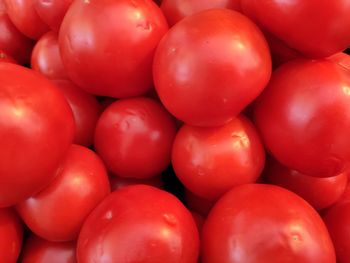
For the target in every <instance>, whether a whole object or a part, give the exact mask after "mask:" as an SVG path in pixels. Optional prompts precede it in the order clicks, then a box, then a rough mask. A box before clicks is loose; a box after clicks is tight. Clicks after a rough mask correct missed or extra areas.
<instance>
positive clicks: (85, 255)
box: [77, 185, 199, 263]
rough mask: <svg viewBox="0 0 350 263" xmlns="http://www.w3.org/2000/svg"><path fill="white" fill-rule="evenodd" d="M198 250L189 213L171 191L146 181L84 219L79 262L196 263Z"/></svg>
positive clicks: (109, 199)
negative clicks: (168, 191)
mask: <svg viewBox="0 0 350 263" xmlns="http://www.w3.org/2000/svg"><path fill="white" fill-rule="evenodd" d="M101 251H102V253H101ZM198 253H199V237H198V231H197V227H196V225H195V222H194V220H193V218H192V215H191V213H190V212H189V211H188V210H187V209H186V208H185V207H184V206H183V205H182V203H181V202H180V201H179V200H177V199H176V198H175V197H174V196H172V195H171V194H169V193H167V192H165V191H162V190H159V189H157V188H154V187H151V186H145V185H135V186H128V187H125V188H122V189H120V190H118V191H115V192H113V193H112V194H111V195H110V196H108V197H107V198H106V199H105V200H104V201H103V202H102V203H101V204H100V205H99V206H98V207H97V208H96V209H95V210H94V211H93V212H92V213H91V214H90V215H89V217H88V218H87V220H86V221H85V223H84V226H83V228H82V230H81V232H80V235H79V239H78V247H77V258H78V261H79V263H93V262H106V263H107V262H108V263H112V262H118V263H127V262H142V263H164V262H167V263H195V262H196V260H197V257H198Z"/></svg>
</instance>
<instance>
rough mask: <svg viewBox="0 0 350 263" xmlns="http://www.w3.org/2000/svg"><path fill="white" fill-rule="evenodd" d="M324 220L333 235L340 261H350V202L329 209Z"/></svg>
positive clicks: (343, 262) (344, 262) (340, 262)
mask: <svg viewBox="0 0 350 263" xmlns="http://www.w3.org/2000/svg"><path fill="white" fill-rule="evenodd" d="M323 219H324V221H325V223H326V225H327V227H328V231H329V233H330V235H331V237H332V240H333V244H334V247H335V251H336V254H337V259H338V263H349V262H350V228H349V225H350V202H346V203H342V204H339V205H336V206H334V207H332V208H331V209H329V210H328V211H327V212H326V214H325V216H324V218H323Z"/></svg>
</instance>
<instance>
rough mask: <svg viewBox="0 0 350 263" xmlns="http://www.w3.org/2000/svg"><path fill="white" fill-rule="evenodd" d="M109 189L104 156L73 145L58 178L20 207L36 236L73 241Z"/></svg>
mask: <svg viewBox="0 0 350 263" xmlns="http://www.w3.org/2000/svg"><path fill="white" fill-rule="evenodd" d="M109 192H110V186H109V181H108V176H107V172H106V169H105V167H104V165H103V163H102V161H101V160H100V158H99V157H98V156H97V155H96V154H95V153H94V152H92V151H91V150H89V149H87V148H85V147H82V146H78V145H72V146H71V148H70V150H69V151H68V153H67V155H66V158H65V160H64V161H63V163H62V165H61V167H60V170H59V173H58V175H57V177H56V178H55V180H54V181H52V182H51V184H50V185H49V186H47V187H46V188H45V189H44V190H42V191H41V192H40V193H38V194H36V195H34V196H33V197H30V198H28V199H27V200H25V201H23V202H21V203H19V204H18V205H17V206H16V209H17V211H18V213H19V214H20V216H21V217H22V219H23V220H24V222H25V223H26V225H27V226H28V227H29V228H30V229H31V230H32V231H33V232H34V233H35V234H36V235H38V236H40V237H42V238H44V239H47V240H51V241H69V240H74V239H75V238H77V237H78V233H79V231H80V228H81V226H82V224H83V222H84V220H85V218H86V217H87V216H88V215H89V214H90V212H91V211H92V210H93V209H94V208H95V207H96V206H97V205H98V204H99V203H100V202H101V201H102V200H103V198H104V197H105V196H107V195H108V194H109Z"/></svg>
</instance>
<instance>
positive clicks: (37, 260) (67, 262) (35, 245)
mask: <svg viewBox="0 0 350 263" xmlns="http://www.w3.org/2000/svg"><path fill="white" fill-rule="evenodd" d="M75 246H76V242H51V241H47V240H44V239H41V238H40V237H37V236H35V235H33V234H32V235H30V236H29V238H28V239H27V241H26V242H25V245H24V248H23V252H22V256H21V263H48V262H50V263H76V262H77V260H76V258H75Z"/></svg>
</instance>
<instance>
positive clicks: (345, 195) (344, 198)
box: [336, 178, 350, 205]
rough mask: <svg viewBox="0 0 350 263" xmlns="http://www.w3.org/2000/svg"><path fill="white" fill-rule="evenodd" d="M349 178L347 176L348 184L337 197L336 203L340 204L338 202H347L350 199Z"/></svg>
mask: <svg viewBox="0 0 350 263" xmlns="http://www.w3.org/2000/svg"><path fill="white" fill-rule="evenodd" d="M349 181H350V179H349V178H348V184H347V186H346V188H345V190H344V193H343V194H342V196H341V197H340V198H339V199H338V202H337V203H336V205H337V204H340V203H346V202H349V201H350V183H349Z"/></svg>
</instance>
